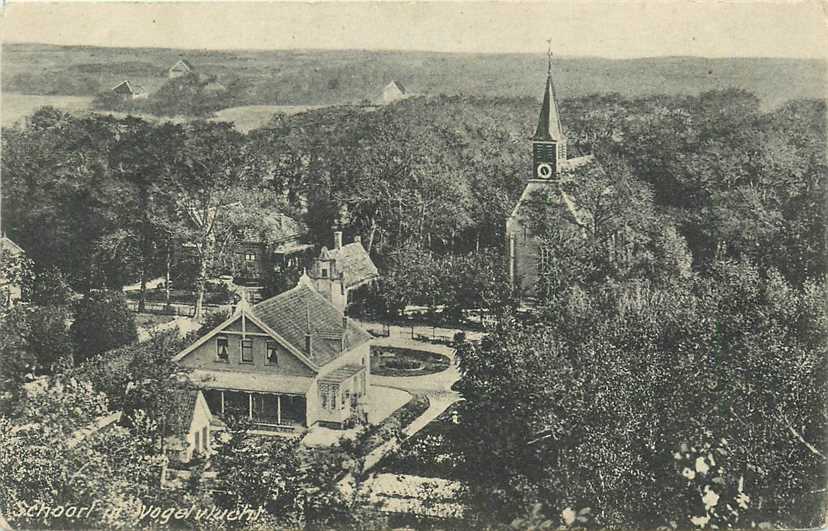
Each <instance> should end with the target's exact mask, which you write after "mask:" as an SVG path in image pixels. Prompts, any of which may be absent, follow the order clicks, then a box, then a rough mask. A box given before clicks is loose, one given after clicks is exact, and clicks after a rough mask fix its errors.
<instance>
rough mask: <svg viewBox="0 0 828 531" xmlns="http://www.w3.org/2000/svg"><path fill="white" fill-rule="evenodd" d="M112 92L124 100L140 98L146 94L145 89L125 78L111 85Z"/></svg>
mask: <svg viewBox="0 0 828 531" xmlns="http://www.w3.org/2000/svg"><path fill="white" fill-rule="evenodd" d="M112 92H113V93H114V94H115V95H116V96H118V97H120V98H122V99H125V100H136V99H142V98H146V97H147V96H148V94H147V91H145V90H144V88H143V87H141V86H139V85H134V84H132V83H130V82H129V80H126V79H125V80H123V81H121V82H120V83H118V84H117V85H115V86H114V87H112Z"/></svg>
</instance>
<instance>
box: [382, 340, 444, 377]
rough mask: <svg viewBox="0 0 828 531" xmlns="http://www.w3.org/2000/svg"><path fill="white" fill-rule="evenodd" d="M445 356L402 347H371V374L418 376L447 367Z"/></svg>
mask: <svg viewBox="0 0 828 531" xmlns="http://www.w3.org/2000/svg"><path fill="white" fill-rule="evenodd" d="M449 364H450V361H449V359H448V357H447V356H443V355H442V354H437V353H435V352H428V351H425V350H415V349H410V348H402V347H386V346H375V347H372V348H371V374H376V375H377V376H420V375H423V374H434V373H438V372H442V371H444V370H446V369H448V367H449Z"/></svg>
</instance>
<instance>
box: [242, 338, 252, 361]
mask: <svg viewBox="0 0 828 531" xmlns="http://www.w3.org/2000/svg"><path fill="white" fill-rule="evenodd" d="M241 361H242V363H253V340H252V339H242V340H241Z"/></svg>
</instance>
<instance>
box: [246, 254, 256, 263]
mask: <svg viewBox="0 0 828 531" xmlns="http://www.w3.org/2000/svg"><path fill="white" fill-rule="evenodd" d="M244 260H245V261H246V262H255V261H256V253H244Z"/></svg>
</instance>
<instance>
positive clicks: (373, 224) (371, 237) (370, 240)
mask: <svg viewBox="0 0 828 531" xmlns="http://www.w3.org/2000/svg"><path fill="white" fill-rule="evenodd" d="M376 232H377V220H376V219H375V218H374V217H373V216H372V217H371V232H370V233H368V234H369V235H368V254H371V249H373V247H374V234H376Z"/></svg>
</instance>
